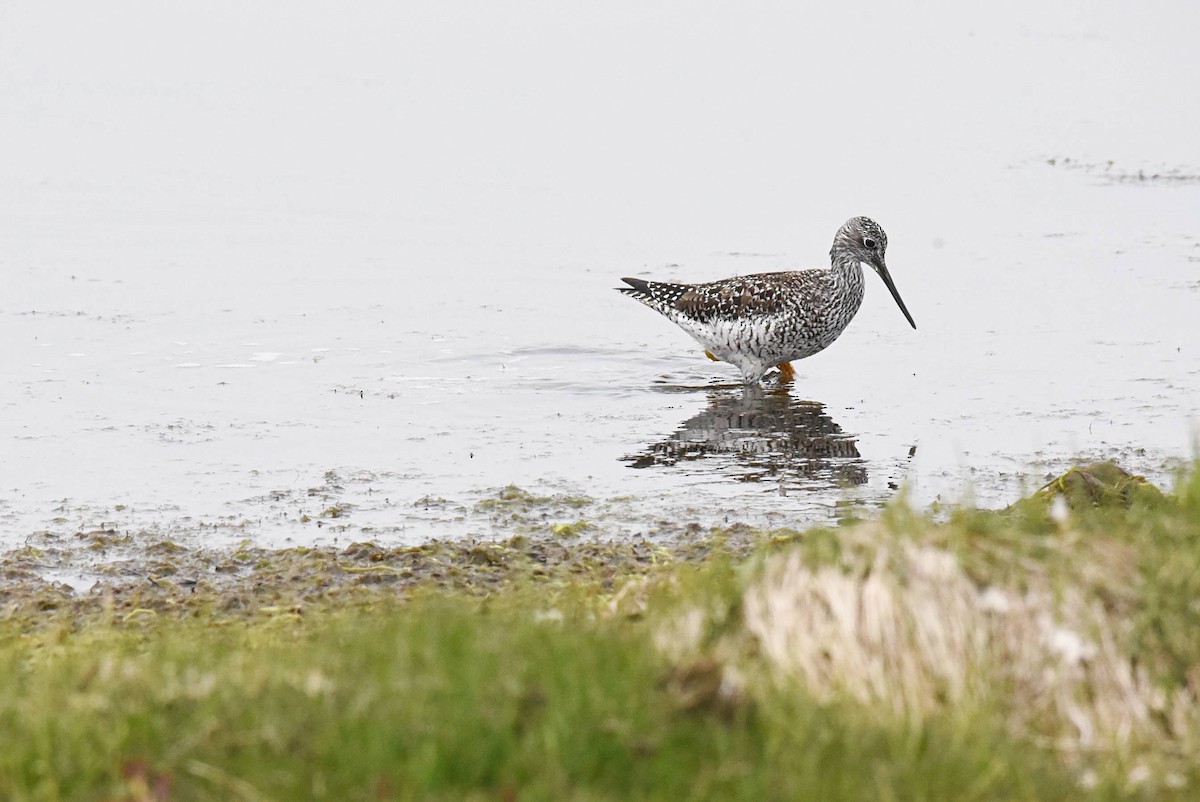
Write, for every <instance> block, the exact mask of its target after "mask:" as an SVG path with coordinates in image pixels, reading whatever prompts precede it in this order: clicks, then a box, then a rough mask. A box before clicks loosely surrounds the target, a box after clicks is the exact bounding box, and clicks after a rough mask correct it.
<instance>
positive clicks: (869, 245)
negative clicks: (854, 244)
mask: <svg viewBox="0 0 1200 802" xmlns="http://www.w3.org/2000/svg"><path fill="white" fill-rule="evenodd" d="M863 245H866V246H867V250H869V251H873V250H875V240H873V239H871V238H870V237H863Z"/></svg>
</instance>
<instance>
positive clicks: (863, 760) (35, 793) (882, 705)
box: [0, 465, 1200, 800]
mask: <svg viewBox="0 0 1200 802" xmlns="http://www.w3.org/2000/svg"><path fill="white" fill-rule="evenodd" d="M1093 467H1094V466H1093ZM1085 470H1086V471H1087V473H1086V475H1082V476H1081V475H1077V476H1075V477H1074V478H1069V479H1068V478H1065V479H1064V480H1063V482H1062V483H1061V484H1058V485H1055V484H1054V483H1051V485H1049V486H1047V488H1046V489H1045V490H1044V491H1042V492H1041V494H1040V495H1035V496H1034V497H1032V498H1031V499H1029V500H1026V501H1024V502H1021V503H1018V504H1016V505H1014V506H1013V507H1011V508H1009V509H1008V510H1005V511H1001V512H984V511H977V510H968V511H962V512H959V513H955V514H954V515H952V516H951V517H950V519H949V520H947V521H945V522H940V523H939V522H935V521H933V520H932V519H930V518H928V517H927V516H925V515H922V514H920V513H916V512H914V511H912V510H911V509H909V508H907V507H906V506H905V505H904V504H903V503H898V504H896V505H893V506H892V507H890V508H889V509H887V510H885V511H884V513H883V514H882V516H880V517H879V518H878V519H876V520H872V521H866V522H860V523H857V524H852V525H846V526H843V527H839V528H833V529H831V528H822V529H814V530H808V531H794V530H778V531H776V532H772V533H763V535H764V536H763V537H761V538H760V539H759V545H758V546H757V547H756V548H755V549H754V550H753V552H752V553H751V554H750V555H749V556H743V555H741V554H737V555H735V554H733V553H731V547H729V546H727V545H724V544H723V542H722V541H720V540H716V541H707V542H701V543H693V544H691V545H690V546H687V547H656V546H651V545H649V544H608V545H605V544H594V543H588V542H587V541H581V542H578V543H573V544H564V543H563V542H562V537H561V536H560V537H549V538H547V539H546V540H544V541H536V540H532V539H526V538H519V537H518V538H513V539H511V540H508V541H504V542H498V543H476V544H463V545H460V546H456V545H452V544H431V545H428V546H423V547H418V548H408V549H392V550H389V549H384V548H381V547H378V546H376V545H374V544H354V545H352V546H350V547H348V548H347V549H345V550H343V551H340V552H336V553H335V552H329V551H323V550H320V549H296V550H288V551H285V552H274V553H272V552H263V551H261V550H256V549H251V548H249V547H246V548H244V549H243V550H242V552H239V553H238V554H235V555H231V556H229V557H228V558H225V559H226V560H227V561H232V562H233V563H235V564H232V565H231V564H229V563H223V562H221V561H220V560H216V561H215V562H216V568H217V570H218V571H221V570H225V571H226V573H225V574H223V576H225V577H226V578H225V579H223V580H222V583H221V584H220V585H210V584H209V583H208V581H207V580H206V581H202V582H201V583H200V584H199V585H198V586H197V588H196V589H195V591H194V592H192V591H191V590H185V589H182V588H180V587H177V586H175V585H172V584H171V583H170V582H168V581H166V580H164V581H163V582H161V583H159V584H154V585H146V586H144V587H142V586H138V587H137V588H136V589H135V588H130V589H126V590H124V591H122V592H120V593H117V594H115V595H114V596H113V597H110V598H109V599H107V600H104V599H99V600H96V599H74V600H72V599H62V598H56V599H55V598H52V597H51V596H49V595H47V594H44V593H43V594H41V595H37V594H34V595H31V596H29V597H28V598H14V597H12V596H11V595H10V597H9V598H8V599H7V607H6V608H5V610H6V613H5V617H4V618H3V619H2V620H0V640H2V642H3V643H4V647H3V649H2V650H0V743H4V744H5V748H4V749H0V796H3V797H5V798H30V799H68V798H116V799H137V800H154V799H176V798H179V799H195V798H200V799H258V798H270V799H301V798H302V799H310V798H312V799H317V798H328V799H425V798H438V799H460V798H470V799H481V800H482V799H671V800H674V799H734V800H736V799H780V800H793V799H814V800H817V799H819V800H858V799H928V800H942V799H947V800H950V799H953V800H963V799H971V800H976V799H978V800H982V799H996V800H1008V799H1030V800H1032V799H1046V800H1055V799H1064V800H1065V799H1194V798H1196V797H1197V795H1198V792H1200V771H1198V769H1197V761H1196V758H1195V755H1196V754H1197V748H1196V747H1197V743H1198V742H1200V704H1198V703H1197V691H1198V685H1200V606H1198V604H1197V601H1196V600H1197V599H1200V465H1198V466H1196V468H1194V469H1193V471H1192V473H1191V474H1190V476H1188V477H1186V478H1185V479H1183V480H1181V482H1180V484H1179V486H1178V488H1177V492H1176V493H1175V494H1174V495H1167V496H1164V495H1161V494H1159V493H1157V492H1153V491H1152V490H1151V489H1149V488H1147V487H1146V486H1145V485H1142V484H1141V483H1139V482H1137V481H1136V480H1132V479H1130V478H1129V477H1126V476H1123V475H1118V474H1112V473H1107V472H1106V469H1103V468H1096V469H1093V468H1089V469H1085ZM1093 480H1094V481H1093ZM1055 496H1062V497H1063V498H1064V499H1065V500H1066V501H1058V500H1056V499H1055ZM510 500H511V501H514V502H516V501H517V499H515V498H514V499H510ZM520 503H527V502H524V501H522V502H520ZM569 526H575V525H574V524H571V525H569ZM559 534H560V535H562V534H564V533H559ZM238 555H240V556H238ZM172 556H173V557H176V556H177V555H176V554H175V553H174V552H172ZM178 559H179V560H182V561H185V562H186V557H185V556H178ZM204 559H208V560H210V562H212V561H213V559H212V558H211V556H206V557H205V558H204ZM239 561H241V562H239ZM185 573H186V571H185Z"/></svg>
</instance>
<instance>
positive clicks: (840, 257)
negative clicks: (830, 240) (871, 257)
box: [829, 250, 863, 299]
mask: <svg viewBox="0 0 1200 802" xmlns="http://www.w3.org/2000/svg"><path fill="white" fill-rule="evenodd" d="M829 262H830V263H829V272H830V275H831V277H832V278H833V280H834V283H835V284H837V285H838V286H839V287H841V288H843V289H844V290H845V291H846V292H847V293H849V294H850V295H856V296H858V297H859V298H860V299H861V298H862V294H863V271H862V263H861V262H860V261H859V260H858V257H856V256H854V255H853V254H850V253H844V252H838V251H836V250H835V251H833V252H832V253H830V254H829Z"/></svg>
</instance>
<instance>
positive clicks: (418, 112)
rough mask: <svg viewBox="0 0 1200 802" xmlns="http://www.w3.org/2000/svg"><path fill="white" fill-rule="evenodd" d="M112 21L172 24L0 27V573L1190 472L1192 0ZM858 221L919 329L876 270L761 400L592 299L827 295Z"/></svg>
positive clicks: (265, 14)
mask: <svg viewBox="0 0 1200 802" xmlns="http://www.w3.org/2000/svg"><path fill="white" fill-rule="evenodd" d="M119 7H120V9H123V10H124V11H127V12H128V13H129V14H130V15H143V16H145V17H146V20H145V24H146V25H147V26H149V27H148V28H147V29H146V30H156V31H157V33H156V35H155V36H154V37H150V36H148V35H143V34H140V33H137V32H136V31H133V32H131V31H130V29H129V28H128V27H127V26H126V25H125V24H124V23H123V22H122V21H121V20H124V19H126V17H125V16H122V14H119V13H118V14H113V15H111V16H110V15H105V16H103V17H95V18H91V17H87V16H80V17H77V18H73V19H71V20H68V21H66V22H65V23H63V25H64V26H65V27H60V28H54V27H53V26H51V25H50V24H49V21H48V18H46V17H45V16H44V15H46V14H49V13H50V12H49V11H42V10H38V9H37V8H36V7H32V8H25V9H12V8H9V9H6V10H5V11H4V12H3V13H4V15H5V16H6V17H7V19H6V20H5V23H6V24H5V25H2V26H0V28H2V29H3V30H5V31H6V33H4V34H0V36H3V37H5V41H4V42H3V44H4V45H5V47H4V48H0V50H2V51H3V52H5V53H7V56H6V58H7V59H8V66H9V67H10V69H6V70H4V71H3V72H2V73H0V76H2V77H0V99H3V101H4V103H3V105H2V106H0V108H2V109H3V111H0V115H2V118H0V128H3V129H4V131H5V133H4V134H2V135H0V136H3V137H4V138H6V139H7V140H8V142H7V144H8V146H9V147H8V148H7V150H9V152H21V153H23V154H25V155H26V158H25V159H24V160H21V161H19V162H18V161H13V162H10V163H8V164H5V165H4V166H3V167H2V168H0V170H3V174H2V175H0V179H2V180H0V215H2V216H0V269H2V270H3V272H4V275H5V276H6V277H7V279H8V280H7V281H6V283H5V284H6V287H5V290H4V291H3V293H0V342H3V343H4V346H5V352H6V354H7V358H6V370H5V376H4V379H3V382H2V383H0V411H2V412H3V418H2V421H0V448H2V449H3V451H2V458H0V544H2V545H4V546H7V547H14V546H18V545H20V544H22V543H24V542H26V539H27V538H28V537H29V536H30V535H31V534H33V533H36V532H48V533H52V534H58V535H61V536H70V535H72V534H73V533H75V532H78V531H89V530H93V529H96V528H112V529H114V530H116V531H118V532H121V531H133V532H145V533H149V534H151V535H159V534H161V536H162V537H164V538H169V539H173V540H178V541H181V542H183V541H186V542H189V543H204V544H226V543H233V542H238V541H240V540H243V539H249V540H251V541H253V542H255V543H262V544H285V543H330V542H338V543H346V542H350V541H353V540H363V539H376V540H380V541H383V542H387V543H397V542H416V541H420V540H424V539H427V538H430V537H459V536H479V537H490V536H492V535H501V534H509V533H511V532H512V531H514V528H518V529H522V530H524V531H539V528H544V529H545V530H546V531H549V528H550V526H551V525H552V524H554V523H557V522H572V521H575V520H579V519H583V520H587V521H589V522H590V523H591V524H592V530H591V531H592V532H593V533H594V534H597V535H600V536H609V535H612V536H624V535H632V534H649V535H655V534H669V533H672V532H675V531H678V530H679V529H680V528H681V527H684V526H686V525H687V524H689V523H697V524H699V525H701V526H709V525H715V524H720V523H724V522H733V521H739V522H746V523H750V524H754V525H769V526H785V525H786V526H799V525H803V524H805V523H809V522H812V521H823V520H830V519H831V518H833V517H835V516H837V515H838V514H839V510H840V509H841V507H842V505H844V504H847V503H849V504H863V505H867V506H872V505H877V504H881V503H884V502H886V501H887V500H888V499H890V498H892V497H894V496H895V494H896V493H897V492H898V489H899V488H907V492H908V493H909V494H910V496H911V497H912V499H913V500H914V501H915V502H916V503H918V504H927V503H929V502H932V501H935V500H941V501H949V502H953V501H959V500H964V499H968V498H969V499H974V500H975V501H977V502H979V503H984V504H989V505H1000V504H1004V503H1007V502H1008V501H1010V500H1011V499H1012V498H1013V497H1015V495H1016V494H1018V493H1020V492H1021V491H1022V490H1023V489H1028V488H1029V487H1030V486H1031V485H1036V484H1037V483H1038V482H1040V481H1041V480H1042V478H1043V477H1045V476H1047V475H1048V474H1051V473H1053V472H1056V471H1058V470H1060V469H1061V468H1063V467H1064V466H1066V465H1067V464H1069V463H1070V462H1071V461H1073V460H1075V459H1079V458H1083V459H1089V458H1093V457H1098V458H1110V457H1111V458H1116V459H1118V460H1119V461H1120V462H1121V463H1122V464H1123V465H1125V466H1126V467H1127V468H1129V469H1131V470H1133V471H1137V472H1142V473H1145V474H1146V475H1147V476H1148V477H1150V478H1151V479H1153V480H1155V481H1160V482H1167V483H1169V476H1170V472H1171V470H1172V469H1173V467H1174V466H1176V465H1178V464H1179V462H1180V461H1181V460H1186V459H1190V458H1191V457H1192V455H1193V454H1194V453H1195V447H1194V445H1193V444H1194V443H1195V440H1196V438H1197V432H1198V427H1200V401H1197V399H1200V325H1198V324H1197V316H1198V310H1200V229H1198V228H1197V220H1198V219H1200V218H1197V215H1196V211H1197V210H1198V209H1200V166H1197V164H1196V162H1195V161H1194V159H1195V151H1194V146H1193V140H1194V136H1193V132H1194V131H1195V130H1197V124H1198V123H1200V119H1198V117H1200V112H1198V111H1197V110H1196V109H1195V108H1193V107H1194V105H1195V104H1187V103H1180V102H1178V100H1179V98H1180V97H1186V96H1188V95H1189V93H1190V91H1191V84H1192V78H1193V77H1194V76H1195V75H1197V74H1200V56H1198V55H1197V54H1196V52H1195V48H1194V46H1193V44H1192V43H1191V42H1189V41H1188V39H1187V36H1186V35H1185V33H1186V31H1187V30H1194V29H1195V26H1194V25H1193V26H1191V27H1190V28H1189V26H1188V25H1184V24H1181V22H1180V20H1179V16H1182V17H1184V18H1190V19H1192V20H1194V21H1200V20H1196V17H1197V12H1196V11H1195V10H1194V9H1193V8H1192V7H1191V6H1189V5H1186V4H1179V5H1178V7H1177V8H1175V9H1172V10H1171V13H1172V14H1175V15H1176V17H1175V18H1174V19H1173V20H1172V22H1171V24H1170V25H1169V26H1166V27H1163V26H1161V25H1158V23H1157V22H1156V20H1155V19H1154V18H1153V16H1152V14H1150V12H1143V11H1138V12H1137V15H1136V16H1130V17H1129V18H1125V17H1123V16H1122V13H1121V12H1118V11H1113V10H1108V11H1102V12H1101V11H1097V12H1095V13H1091V12H1089V14H1088V15H1085V16H1083V17H1080V16H1078V15H1073V14H1070V13H1067V12H1065V11H1062V12H1058V11H1054V10H1046V9H1043V8H1042V7H1040V6H1037V7H1034V6H1032V4H1031V5H1030V8H1029V9H1026V12H1027V13H1025V14H1024V15H1022V14H1021V13H1018V14H1015V15H1012V16H1005V17H1004V18H1003V19H1000V18H991V17H977V18H967V17H963V16H962V15H961V13H957V12H956V13H945V14H933V15H931V16H930V18H929V19H928V20H926V21H925V23H924V24H922V25H914V24H913V23H912V21H911V20H909V19H907V18H902V17H895V18H891V17H888V16H887V15H888V14H893V13H898V12H882V11H881V12H880V14H879V15H877V16H872V17H870V18H859V17H857V16H855V14H856V12H853V11H851V10H836V9H828V10H825V11H822V12H820V14H822V15H823V16H820V17H818V18H816V19H815V20H813V19H806V18H800V17H798V16H796V13H797V12H794V11H793V10H790V9H788V8H786V7H783V6H781V7H779V8H775V9H772V10H771V11H770V13H769V14H766V15H765V16H764V17H762V18H750V17H744V16H740V15H738V14H734V13H733V12H732V11H731V12H728V13H726V14H724V15H719V16H701V15H695V14H688V13H686V12H685V11H684V10H683V9H680V10H679V12H678V14H672V13H667V12H650V11H646V10H644V9H641V8H640V7H637V6H627V7H622V6H620V5H614V6H607V7H606V8H605V9H604V10H598V9H592V10H590V11H588V12H587V14H588V16H585V17H578V16H572V15H571V14H569V13H567V12H566V11H563V10H561V9H558V8H557V7H542V6H534V5H530V6H525V7H524V11H521V12H519V13H517V14H516V15H515V17H510V16H504V17H501V16H500V15H499V12H498V11H491V12H486V11H481V10H478V9H474V10H472V11H471V13H469V14H468V13H467V12H466V11H465V7H464V8H463V9H458V7H457V6H453V5H449V6H446V5H445V4H437V5H436V7H435V6H433V5H431V6H429V7H423V6H419V5H414V6H411V7H406V8H405V9H404V10H397V9H393V8H391V7H390V6H388V5H386V4H379V5H367V6H364V7H362V8H360V9H359V10H357V11H352V12H346V11H345V10H344V9H338V10H336V11H335V10H333V9H332V8H331V7H326V6H322V5H318V4H307V3H305V4H299V5H295V6H293V5H289V6H287V11H286V13H285V10H284V8H283V7H282V6H280V7H279V8H276V9H271V8H270V7H269V6H267V7H263V8H260V9H257V10H256V11H254V12H244V11H243V10H240V7H235V6H232V5H230V6H228V7H226V6H221V5H217V6H215V7H214V9H215V10H214V11H213V14H212V15H211V16H209V17H205V18H203V19H200V18H195V19H192V18H184V17H182V16H179V15H183V14H185V12H182V11H178V10H167V9H162V8H159V7H157V6H154V5H140V4H134V3H131V4H127V5H120V6H119ZM957 8H958V7H957V6H949V5H948V6H947V9H957ZM439 9H440V10H439ZM460 11H461V12H462V13H459V12H460ZM1035 12H1036V13H1035ZM245 13H253V14H257V15H259V16H258V17H250V18H247V17H245V16H238V15H243V14H245ZM507 13H508V12H506V14H507ZM978 13H981V14H988V13H990V12H978ZM1163 13H1164V14H1165V13H1167V12H1165V11H1164V12H1163ZM489 14H491V15H495V16H494V17H489V16H488V15H489ZM1129 14H1130V15H1133V12H1132V11H1130V12H1129ZM235 17H236V18H237V21H238V23H239V26H240V27H238V26H227V25H225V24H224V23H227V22H230V21H231V20H233V19H234V18H235ZM522 20H524V24H522V22H521V21H522ZM814 23H815V24H814ZM847 25H852V26H853V27H852V30H853V33H847V28H846V26H847ZM14 26H15V27H14ZM277 26H283V30H282V31H278V30H276V27H277ZM51 30H53V31H54V34H53V35H51ZM139 30H140V29H139ZM12 31H23V32H24V33H22V34H21V36H19V37H18V36H17V35H16V34H14V33H12ZM255 31H257V32H258V33H259V34H262V35H266V34H267V33H268V32H269V33H271V34H272V35H271V37H270V39H271V42H272V44H271V47H270V48H267V50H266V52H267V53H269V54H270V55H271V56H272V58H271V59H269V60H266V61H264V58H266V57H265V56H264V51H263V49H262V48H261V47H259V45H258V44H257V41H259V40H257V39H256V38H255V36H254V35H251V34H252V33H253V32H255ZM201 34H203V35H204V36H201ZM196 36H199V37H200V39H202V40H203V39H204V37H205V36H207V37H208V38H207V40H206V41H208V42H209V43H210V44H211V43H212V42H217V43H219V44H220V45H221V48H220V52H221V54H222V57H221V58H220V59H218V60H214V59H212V58H209V57H208V56H207V55H206V54H207V52H208V51H207V50H206V51H205V52H201V51H198V50H196V49H195V45H193V44H188V43H189V42H192V41H193V39H194V37H196ZM797 36H799V37H801V39H802V41H800V42H797V41H794V37H797ZM14 37H15V38H14ZM848 42H853V43H854V44H855V46H856V47H857V46H861V47H862V52H863V57H862V63H858V62H855V63H854V64H851V65H847V67H846V69H845V71H844V74H842V75H840V76H830V75H829V74H828V72H827V71H823V70H821V69H820V65H821V64H823V63H826V62H827V60H828V59H834V58H836V57H837V54H838V53H839V52H840V51H839V48H841V47H843V46H844V45H846V44H847V43H848ZM935 42H936V43H937V45H938V46H937V47H936V48H931V47H930V45H931V43H935ZM800 45H803V46H800ZM213 52H215V51H213ZM714 54H716V55H714ZM117 55H120V56H121V58H117ZM884 65H887V66H888V67H889V69H886V70H880V69H876V68H881V67H883V66H884ZM1168 101H1169V102H1168ZM831 119H833V120H836V119H846V120H849V123H848V124H847V125H845V126H842V127H833V126H830V125H828V124H827V123H828V121H829V120H831ZM814 122H819V123H820V124H814ZM1188 159H1192V160H1193V161H1191V162H1189V161H1188ZM1110 160H1111V163H1110ZM854 214H868V215H871V216H873V217H875V218H876V219H877V220H879V221H880V222H881V224H882V225H883V226H884V227H885V228H886V229H887V231H888V234H889V239H890V249H889V253H888V263H889V266H890V267H891V269H892V274H893V276H894V278H895V279H896V283H897V285H898V287H899V290H900V292H901V294H902V296H903V297H904V299H905V301H906V303H907V305H908V307H909V309H910V310H911V311H912V313H913V315H914V317H915V319H916V322H917V325H918V329H917V331H915V332H914V331H912V330H911V329H909V327H908V325H907V324H906V323H905V321H904V319H903V317H902V315H901V313H900V311H899V310H898V309H897V308H896V307H895V305H894V304H893V302H892V300H891V299H890V298H889V297H888V295H887V292H886V290H885V289H884V288H883V285H882V283H881V282H879V281H878V280H877V279H876V278H875V277H874V276H872V275H868V276H867V280H868V289H867V298H866V301H865V302H864V306H863V309H862V311H861V312H860V314H859V316H858V318H857V319H856V320H855V321H854V322H853V323H852V324H851V326H850V328H849V329H848V330H847V332H846V333H845V334H844V335H843V336H842V338H841V339H840V340H839V341H838V342H837V343H835V344H834V345H833V346H832V347H831V348H829V349H828V350H827V351H825V352H824V353H822V354H819V355H818V356H816V357H813V358H811V359H809V360H805V361H803V362H799V363H797V364H796V368H797V371H798V376H797V380H796V382H795V383H794V385H793V386H791V387H790V388H783V389H779V388H774V387H771V386H768V387H766V388H763V389H761V390H755V391H747V390H744V389H742V388H741V387H740V386H738V385H737V384H736V383H735V382H736V378H737V374H736V372H735V371H734V370H733V369H732V368H730V367H729V366H725V365H715V364H712V363H710V362H709V361H708V360H707V359H705V358H704V356H703V354H702V353H701V352H700V350H699V348H698V347H697V346H696V345H695V344H694V343H693V342H692V341H691V340H690V339H689V338H688V337H687V336H686V335H685V334H683V333H682V332H681V331H679V330H678V329H676V328H675V327H674V326H673V325H671V324H670V323H668V322H667V321H666V320H664V319H662V318H660V317H658V316H656V315H655V314H654V313H652V312H651V311H649V310H647V309H645V308H644V307H642V306H640V305H638V304H636V303H634V302H632V301H631V300H629V299H628V298H624V297H622V296H620V295H619V294H618V293H616V292H614V291H613V290H612V288H613V287H615V286H616V284H617V283H618V279H619V277H620V276H623V275H639V276H649V277H654V278H662V279H675V280H686V281H702V280H711V279H715V278H720V277H723V276H726V275H732V274H735V273H749V272H760V271H766V270H777V269H787V268H799V267H810V266H816V265H819V264H822V263H823V262H824V261H825V259H826V256H825V254H826V253H827V251H828V248H829V243H830V241H831V239H832V236H833V233H834V231H835V230H836V228H837V226H838V225H839V224H840V223H841V222H842V221H843V220H844V219H845V218H847V217H849V216H851V215H854ZM768 384H769V383H768ZM510 484H515V485H518V486H520V487H521V488H524V489H525V490H527V491H529V492H531V493H534V494H536V495H539V496H544V497H546V499H547V500H546V501H545V502H544V503H543V506H542V508H541V511H540V512H539V514H538V515H537V516H532V517H531V516H524V517H522V518H521V520H520V521H519V522H516V523H514V520H513V519H512V518H511V517H505V516H504V515H502V514H498V513H497V512H496V510H495V508H494V507H491V506H489V505H487V504H481V502H483V501H485V500H487V499H489V498H494V497H495V496H496V495H497V493H498V492H500V489H501V488H502V487H504V486H506V485H510ZM584 497H586V499H588V500H589V501H588V502H587V503H586V504H585V503H582V501H581V499H582V498H584ZM518 524H519V526H518Z"/></svg>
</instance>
